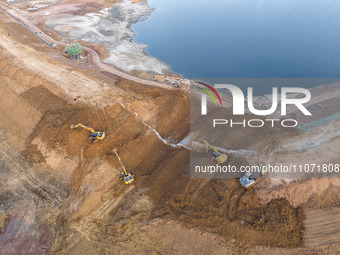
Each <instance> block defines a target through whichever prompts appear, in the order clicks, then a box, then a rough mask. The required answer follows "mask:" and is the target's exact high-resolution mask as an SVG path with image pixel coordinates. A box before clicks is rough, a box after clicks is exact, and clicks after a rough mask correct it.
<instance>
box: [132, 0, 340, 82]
mask: <svg viewBox="0 0 340 255" xmlns="http://www.w3.org/2000/svg"><path fill="white" fill-rule="evenodd" d="M148 5H149V6H150V7H154V8H155V10H154V11H153V12H152V14H151V15H150V16H149V17H148V18H147V19H146V20H145V21H143V22H139V23H136V24H134V25H133V26H132V30H133V31H134V32H135V34H136V36H135V38H134V40H135V41H136V42H137V43H143V44H146V45H148V47H147V49H146V53H147V54H149V55H151V56H153V57H156V58H158V59H159V60H161V61H163V62H165V63H166V64H167V65H169V66H170V67H171V69H172V71H173V72H176V73H179V74H181V75H183V76H185V77H188V78H224V77H229V78H260V77H261V78H277V77H280V78H288V77H290V78H337V77H340V15H339V14H340V1H338V0H323V1H320V0H299V1H296V0H210V1H206V0H205V1H202V0H195V1H194V0H171V1H169V0H149V1H148Z"/></svg>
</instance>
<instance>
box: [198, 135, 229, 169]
mask: <svg viewBox="0 0 340 255" xmlns="http://www.w3.org/2000/svg"><path fill="white" fill-rule="evenodd" d="M203 143H204V144H205V147H206V150H207V152H209V151H210V150H212V151H213V152H212V159H213V160H216V161H217V162H218V163H219V164H224V163H225V162H226V161H227V160H228V156H227V155H226V154H222V153H220V152H219V151H218V150H217V149H216V147H214V146H212V145H210V144H209V143H208V142H207V141H206V140H203Z"/></svg>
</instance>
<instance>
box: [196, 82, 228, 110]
mask: <svg viewBox="0 0 340 255" xmlns="http://www.w3.org/2000/svg"><path fill="white" fill-rule="evenodd" d="M197 83H199V84H202V85H204V86H206V87H208V88H209V89H210V90H211V91H213V92H214V93H215V95H216V96H217V98H218V100H219V101H220V104H221V106H222V100H221V98H220V95H219V94H218V93H217V91H216V89H215V88H214V87H212V86H210V85H209V84H206V83H204V82H201V81H199V82H197ZM199 89H201V90H204V91H205V92H206V93H207V94H208V95H209V96H210V97H211V98H212V100H213V101H214V103H215V105H216V100H215V98H214V96H213V95H212V94H211V93H210V91H208V90H206V89H203V88H199Z"/></svg>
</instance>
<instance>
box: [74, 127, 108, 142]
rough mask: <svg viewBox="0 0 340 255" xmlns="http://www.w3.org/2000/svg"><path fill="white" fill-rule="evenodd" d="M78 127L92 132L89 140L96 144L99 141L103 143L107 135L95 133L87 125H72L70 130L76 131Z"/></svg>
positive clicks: (99, 132) (100, 132)
mask: <svg viewBox="0 0 340 255" xmlns="http://www.w3.org/2000/svg"><path fill="white" fill-rule="evenodd" d="M77 127H82V128H85V129H87V130H89V131H91V134H90V136H89V139H90V140H93V142H94V143H96V142H98V141H102V140H104V138H105V133H104V132H102V131H95V130H94V129H93V128H90V127H88V126H85V125H83V124H81V123H78V124H77V125H71V126H70V129H75V128H77Z"/></svg>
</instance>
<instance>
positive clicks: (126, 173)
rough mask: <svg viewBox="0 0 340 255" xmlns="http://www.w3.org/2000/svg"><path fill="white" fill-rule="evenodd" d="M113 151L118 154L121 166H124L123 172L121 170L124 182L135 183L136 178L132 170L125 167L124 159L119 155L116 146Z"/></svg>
mask: <svg viewBox="0 0 340 255" xmlns="http://www.w3.org/2000/svg"><path fill="white" fill-rule="evenodd" d="M112 151H113V152H114V153H116V156H117V158H118V160H119V163H120V164H121V166H122V168H123V172H121V176H122V178H123V180H124V183H125V184H131V183H133V181H134V180H135V179H134V178H133V175H132V174H131V173H130V171H126V169H125V167H124V164H123V162H122V160H121V159H120V157H119V155H118V152H117V149H116V148H115V149H113V150H112Z"/></svg>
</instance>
